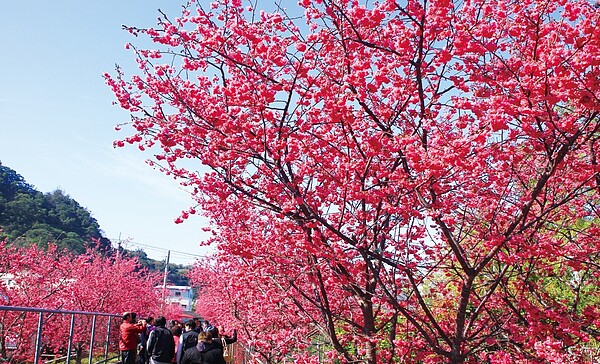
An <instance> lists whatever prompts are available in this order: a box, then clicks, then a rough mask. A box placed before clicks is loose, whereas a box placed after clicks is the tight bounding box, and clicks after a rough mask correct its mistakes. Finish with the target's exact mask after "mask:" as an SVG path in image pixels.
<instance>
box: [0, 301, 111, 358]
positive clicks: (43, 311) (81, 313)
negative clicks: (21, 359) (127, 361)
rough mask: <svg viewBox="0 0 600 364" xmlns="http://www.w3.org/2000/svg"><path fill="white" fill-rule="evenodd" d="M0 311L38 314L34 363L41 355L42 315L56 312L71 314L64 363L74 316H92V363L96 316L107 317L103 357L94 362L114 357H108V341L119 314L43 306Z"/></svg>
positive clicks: (90, 342)
mask: <svg viewBox="0 0 600 364" xmlns="http://www.w3.org/2000/svg"><path fill="white" fill-rule="evenodd" d="M0 311H11V312H24V313H37V315H38V320H37V330H36V334H35V348H34V349H33V350H34V361H33V362H34V363H35V364H37V363H40V360H41V355H42V346H43V344H42V338H43V336H44V323H45V321H44V315H52V314H58V315H70V316H71V320H70V326H69V340H68V347H67V349H66V356H65V357H64V360H65V363H66V364H69V363H70V361H71V353H72V352H73V336H74V330H75V318H76V317H78V316H79V317H88V318H89V317H91V318H92V324H91V329H90V331H89V335H90V339H89V340H90V341H89V357H88V360H89V361H88V363H89V364H92V363H93V354H94V348H95V347H96V348H98V346H96V331H97V330H96V325H97V318H98V317H107V318H108V319H107V327H106V336H105V339H104V341H103V342H102V343H103V344H104V359H103V360H99V361H97V362H96V363H105V362H107V361H109V360H112V359H114V357H113V358H109V357H108V355H109V347H110V343H111V329H112V322H113V321H114V320H113V319H120V318H121V315H117V314H111V313H104V312H84V311H68V310H49V309H43V308H31V307H16V306H0ZM117 327H118V326H117ZM3 334H4V333H3ZM52 334H56V333H52ZM2 339H4V338H2Z"/></svg>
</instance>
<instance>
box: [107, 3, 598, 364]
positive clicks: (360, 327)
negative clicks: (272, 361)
mask: <svg viewBox="0 0 600 364" xmlns="http://www.w3.org/2000/svg"><path fill="white" fill-rule="evenodd" d="M286 6H291V7H295V5H293V4H286ZM599 16H600V8H599V7H598V4H597V3H596V2H595V1H588V0H571V1H566V0H545V1H539V0H522V1H508V2H501V3H490V2H489V1H484V0H465V1H449V0H421V1H417V0H415V1H413V0H408V1H390V0H380V1H377V2H370V1H360V0H315V1H308V0H302V1H300V2H299V4H298V9H296V8H291V9H285V8H281V7H278V8H274V9H271V10H268V9H266V10H264V11H259V9H258V8H257V4H254V5H252V4H250V5H247V6H244V4H242V1H240V0H237V1H236V0H217V1H214V2H213V3H212V4H211V5H210V8H204V7H203V5H202V3H201V2H193V1H192V2H190V3H188V4H187V5H186V6H184V8H183V12H182V14H181V16H180V17H177V18H171V17H169V16H168V15H167V14H161V16H160V18H159V22H158V24H157V26H156V27H154V28H147V29H140V28H135V27H127V28H126V29H127V30H128V31H130V32H131V33H132V34H134V35H136V36H146V37H148V38H149V39H151V40H152V41H153V42H155V43H156V46H155V48H156V49H145V48H139V47H136V46H135V45H128V47H129V48H130V49H133V51H134V52H135V55H136V58H137V63H138V66H139V71H138V74H135V75H133V76H131V77H130V78H127V77H126V76H125V75H124V72H123V71H122V70H121V69H117V71H116V74H115V75H112V76H111V75H108V74H106V75H105V77H106V80H107V83H108V85H109V86H110V87H111V88H112V90H113V92H114V93H115V96H116V98H117V102H118V104H119V105H120V106H121V107H123V108H124V109H126V110H129V111H130V112H131V115H132V120H131V123H128V125H129V128H130V129H128V130H130V133H131V134H129V136H127V137H125V138H124V139H123V140H122V141H119V142H117V143H116V145H117V146H123V145H125V144H126V143H130V144H136V145H137V146H138V147H139V148H140V149H142V150H150V151H151V152H152V153H153V154H154V158H153V159H151V160H150V163H151V164H152V165H155V166H157V167H158V168H159V169H161V170H162V171H163V172H165V173H167V174H169V175H173V176H175V177H176V178H179V179H180V181H181V183H182V184H183V185H184V186H186V187H188V188H189V189H190V190H191V191H192V193H193V196H194V199H195V204H196V206H194V207H193V208H190V209H189V210H186V211H184V212H183V213H182V215H181V217H180V218H179V219H178V220H177V222H182V221H183V220H185V219H186V218H187V217H188V216H189V214H194V213H196V210H197V209H198V207H199V208H201V210H202V212H203V213H204V214H206V216H208V217H209V218H210V219H211V221H212V222H213V224H214V226H215V236H214V238H213V239H211V240H210V241H209V242H207V243H214V244H215V245H216V246H217V248H218V252H219V253H218V256H217V258H218V264H217V265H215V266H214V268H215V269H219V271H218V272H217V273H216V274H212V275H211V274H207V273H206V272H207V271H206V267H199V268H198V269H199V270H198V271H197V273H196V274H195V276H194V277H195V280H196V282H198V283H199V284H202V285H203V287H204V288H203V290H204V292H213V293H208V294H207V296H206V297H207V299H208V298H212V299H213V300H214V302H212V304H213V305H215V304H217V302H219V303H227V304H228V310H225V311H227V312H224V313H216V312H214V311H207V313H212V314H213V315H215V316H216V317H217V316H218V317H221V319H223V320H231V321H230V322H227V323H231V324H232V325H233V324H234V323H235V322H236V320H237V321H238V324H239V323H251V324H252V325H256V326H251V327H255V328H257V329H258V328H260V329H265V330H266V329H268V328H269V327H270V329H271V330H272V331H271V332H262V333H260V334H262V335H263V336H264V335H274V337H277V338H284V337H293V336H295V335H297V334H300V335H305V334H306V332H302V333H295V332H294V331H293V330H291V329H290V327H292V326H293V325H292V324H291V323H302V324H303V325H305V326H306V327H307V328H310V329H311V330H312V329H315V330H317V331H319V332H323V333H325V334H326V335H327V337H328V340H329V344H330V348H331V352H330V353H329V358H330V359H341V360H343V361H346V362H354V361H365V362H367V363H375V362H377V361H383V362H391V361H393V360H401V361H404V362H415V363H416V362H420V363H438V362H440V361H446V362H449V363H463V362H481V361H488V362H491V363H512V362H518V361H529V362H539V363H542V362H561V361H566V360H573V358H574V357H576V356H577V355H579V352H580V351H581V348H582V347H583V346H585V345H588V344H586V343H589V342H590V341H591V343H590V344H589V345H597V342H596V340H597V338H598V333H599V332H598V329H599V326H598V324H599V322H598V320H597V317H598V308H597V307H598V305H597V303H598V299H599V297H598V291H597V290H596V289H594V288H593V287H595V286H596V285H597V283H598V278H599V274H600V270H599V268H600V266H599V265H598V263H597V262H598V254H599V246H600V241H599V238H598V236H600V234H599V233H600V231H599V229H598V227H599V226H598V222H599V220H598V217H599V216H598V203H599V200H598V198H599V195H598V191H599V188H600V187H599V186H600V174H599V171H600V170H599V167H598V154H599V152H598V150H599V148H600V144H599V138H600V122H599V121H600V120H599V117H598V112H599V111H600V103H599V101H600V99H599V96H600V90H599V85H600V82H599V81H598V80H599V79H600V78H599V75H600V68H599V67H600V37H599V36H598V34H599V33H598V30H597V29H599V27H598V26H599V24H598V22H599ZM229 278H231V279H232V280H231V282H232V283H231V284H232V286H231V287H234V288H235V289H223V285H222V284H221V283H220V282H221V280H222V279H225V280H228V279H229ZM225 287H229V286H225ZM217 300H218V301H217ZM277 301H279V302H282V304H280V305H277ZM237 304H240V305H241V306H239V308H242V309H243V310H244V311H245V313H244V314H241V313H240V311H239V310H237V311H236V305H237ZM208 306H210V303H208V302H203V303H202V307H203V309H206V310H208ZM257 306H260V307H257ZM262 309H264V310H263V311H262V312H261V310H262ZM269 312H270V314H269ZM236 313H237V316H236ZM261 314H263V315H264V316H261V317H260V318H259V316H260V315H261ZM243 315H246V316H243ZM281 315H286V319H289V320H290V325H281V324H279V320H281V317H280V316H281ZM240 317H242V318H240ZM256 337H259V334H258V333H252V334H248V339H249V340H252V338H256ZM294 339H295V340H297V341H301V338H300V337H294ZM297 360H298V361H310V360H314V358H310V357H309V356H306V355H304V356H303V357H301V356H298V357H297Z"/></svg>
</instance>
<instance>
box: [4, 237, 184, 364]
mask: <svg viewBox="0 0 600 364" xmlns="http://www.w3.org/2000/svg"><path fill="white" fill-rule="evenodd" d="M0 257H1V259H0V261H1V262H2V263H0V272H2V273H1V274H2V278H3V284H0V299H1V302H2V305H3V306H18V307H32V308H43V309H52V310H65V311H85V312H102V313H114V314H121V313H122V312H125V311H134V312H138V313H140V314H141V315H148V314H157V313H162V312H163V311H164V308H163V307H161V298H160V296H159V294H158V291H157V290H156V288H155V287H156V285H157V284H158V282H160V277H159V276H158V275H157V274H150V273H148V272H147V271H145V270H143V269H141V267H140V265H139V264H138V263H137V261H136V260H133V259H129V258H120V257H115V258H111V257H104V256H101V255H100V254H99V253H98V252H94V251H91V250H90V251H88V253H87V254H83V255H73V254H71V253H68V252H65V251H60V250H58V249H57V248H56V246H53V245H50V246H49V248H48V250H43V249H41V248H39V247H36V246H31V247H28V248H20V247H15V246H10V245H6V244H5V243H1V244H0ZM169 312H170V313H171V314H176V312H175V311H172V310H171V311H169ZM1 313H2V316H1V317H0V338H1V340H5V339H6V338H7V337H8V338H11V339H17V342H16V344H17V350H16V351H15V352H14V353H13V355H12V356H11V357H12V358H14V359H17V358H27V357H29V356H32V355H33V354H34V351H33V350H32V345H33V342H34V340H35V335H36V330H37V326H38V315H37V314H31V313H26V312H19V311H2V312H1ZM96 319H97V320H96V321H97V322H96V326H95V328H96V330H95V337H96V339H98V342H100V341H102V340H104V338H106V336H107V329H108V321H107V320H109V318H108V317H106V316H97V318H96ZM113 320H114V318H113ZM70 322H71V315H60V314H48V315H45V316H44V324H43V325H44V326H43V341H44V345H45V346H46V347H47V348H48V350H51V349H55V350H58V349H64V348H67V346H68V343H69V341H68V340H69V331H70V330H69V327H70ZM119 324H120V320H118V319H117V320H116V321H114V322H113V323H112V329H111V333H112V335H113V337H112V341H113V342H116V338H117V334H118V325H119ZM92 326H93V317H91V316H90V317H86V316H82V315H76V322H75V327H74V336H73V339H72V343H73V345H74V348H75V350H76V353H77V356H76V358H75V359H76V360H78V362H79V360H80V359H81V358H82V355H83V354H84V353H83V350H84V349H85V350H89V344H90V339H91V336H90V335H91V328H92ZM1 348H2V357H3V358H6V357H7V356H8V355H7V352H6V342H2V345H1ZM96 349H99V350H103V345H100V344H99V345H98V346H97V347H96Z"/></svg>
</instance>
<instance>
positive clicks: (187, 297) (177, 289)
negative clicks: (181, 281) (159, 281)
mask: <svg viewBox="0 0 600 364" xmlns="http://www.w3.org/2000/svg"><path fill="white" fill-rule="evenodd" d="M156 288H157V289H160V290H161V291H162V289H163V286H158V287H156ZM166 288H167V290H166V291H165V301H167V302H168V303H177V304H178V305H179V306H181V308H182V309H183V310H184V311H191V310H192V305H193V303H194V291H193V290H192V287H190V286H167V287H166Z"/></svg>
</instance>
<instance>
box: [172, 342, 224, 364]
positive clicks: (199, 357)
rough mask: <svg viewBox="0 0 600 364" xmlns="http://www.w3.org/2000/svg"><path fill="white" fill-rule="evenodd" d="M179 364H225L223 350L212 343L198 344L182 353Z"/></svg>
mask: <svg viewBox="0 0 600 364" xmlns="http://www.w3.org/2000/svg"><path fill="white" fill-rule="evenodd" d="M181 364H226V363H225V359H223V349H221V348H220V347H219V346H217V345H216V344H215V343H214V342H211V343H207V342H200V343H198V345H196V346H195V347H193V348H191V349H188V350H186V351H185V353H183V359H181Z"/></svg>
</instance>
